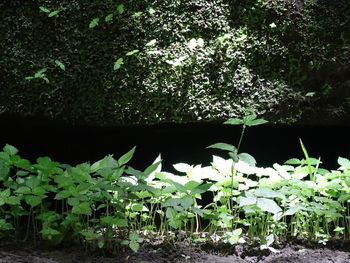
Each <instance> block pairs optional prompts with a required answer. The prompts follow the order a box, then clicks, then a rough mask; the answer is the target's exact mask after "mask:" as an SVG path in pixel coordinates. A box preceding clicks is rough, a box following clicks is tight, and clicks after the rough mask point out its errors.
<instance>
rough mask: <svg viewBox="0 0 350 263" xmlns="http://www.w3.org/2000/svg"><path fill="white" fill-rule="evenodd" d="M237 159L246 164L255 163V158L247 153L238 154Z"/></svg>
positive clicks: (251, 164) (252, 164)
mask: <svg viewBox="0 0 350 263" xmlns="http://www.w3.org/2000/svg"><path fill="white" fill-rule="evenodd" d="M238 159H239V160H240V161H242V162H245V163H246V164H249V165H250V166H252V167H255V165H256V160H255V158H254V157H253V156H251V155H250V154H248V153H240V154H238Z"/></svg>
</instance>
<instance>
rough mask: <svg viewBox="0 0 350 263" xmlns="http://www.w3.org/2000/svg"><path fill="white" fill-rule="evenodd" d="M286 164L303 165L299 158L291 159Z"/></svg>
mask: <svg viewBox="0 0 350 263" xmlns="http://www.w3.org/2000/svg"><path fill="white" fill-rule="evenodd" d="M285 164H293V165H299V164H301V161H300V160H299V159H297V158H291V159H289V160H287V161H286V162H285Z"/></svg>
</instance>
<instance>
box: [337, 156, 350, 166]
mask: <svg viewBox="0 0 350 263" xmlns="http://www.w3.org/2000/svg"><path fill="white" fill-rule="evenodd" d="M338 164H339V165H340V166H342V167H345V168H350V160H349V159H346V158H343V157H339V158H338Z"/></svg>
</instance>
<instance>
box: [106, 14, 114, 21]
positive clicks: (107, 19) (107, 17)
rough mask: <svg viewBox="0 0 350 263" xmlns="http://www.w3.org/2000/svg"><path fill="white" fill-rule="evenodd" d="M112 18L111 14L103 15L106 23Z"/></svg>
mask: <svg viewBox="0 0 350 263" xmlns="http://www.w3.org/2000/svg"><path fill="white" fill-rule="evenodd" d="M112 20H113V14H108V15H106V17H105V21H106V22H107V23H108V22H111V21H112Z"/></svg>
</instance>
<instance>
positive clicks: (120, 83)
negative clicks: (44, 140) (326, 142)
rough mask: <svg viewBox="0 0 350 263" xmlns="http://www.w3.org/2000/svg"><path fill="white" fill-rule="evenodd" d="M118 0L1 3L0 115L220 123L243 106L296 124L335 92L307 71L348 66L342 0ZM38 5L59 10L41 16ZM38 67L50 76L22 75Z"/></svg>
mask: <svg viewBox="0 0 350 263" xmlns="http://www.w3.org/2000/svg"><path fill="white" fill-rule="evenodd" d="M123 4H124V12H118V10H117V8H116V4H115V2H114V1H98V0H92V1H84V0H69V1H68V0H45V1H43V0H38V1H26V2H25V3H23V1H19V0H5V1H3V3H2V4H0V5H1V6H0V7H1V8H0V16H1V17H2V23H0V32H1V36H2V39H3V41H1V43H0V56H1V60H0V71H1V72H0V73H1V77H0V84H1V87H2V88H1V90H0V113H1V114H15V115H19V116H46V117H50V118H54V119H62V120H65V121H66V122H68V123H71V124H74V123H87V124H94V125H99V126H106V125H130V124H153V123H161V122H175V123H183V122H194V121H212V120H216V121H217V120H222V119H225V118H228V117H233V116H238V115H241V114H242V113H243V112H244V111H246V110H247V109H250V110H253V111H255V112H257V113H259V114H263V115H264V117H265V118H267V119H269V120H272V121H275V122H295V121H297V120H298V119H300V118H301V117H302V116H303V114H304V116H307V114H308V113H307V114H306V115H305V112H310V111H313V110H315V109H316V108H317V106H315V105H317V103H319V102H320V101H324V100H327V98H328V97H330V98H331V97H332V96H333V95H332V94H333V93H332V92H333V89H332V88H331V90H330V91H329V92H328V93H327V94H325V92H324V87H325V85H326V84H327V85H328V86H326V87H329V86H330V87H337V86H341V87H343V83H344V80H343V79H341V78H340V80H338V79H331V80H330V79H329V78H327V79H324V78H323V77H322V76H323V75H321V77H315V76H317V74H320V72H322V70H324V69H325V68H327V66H328V65H330V64H331V63H335V62H339V63H340V62H341V63H343V64H344V63H348V60H346V61H345V62H344V56H345V55H346V54H349V48H348V46H349V40H350V35H349V33H348V32H350V31H348V30H347V29H348V28H349V19H348V16H349V9H350V8H349V3H347V1H346V0H344V1H338V4H337V5H330V4H328V2H327V1H326V2H321V1H317V2H314V1H308V3H307V4H300V5H293V4H292V3H290V2H287V1H267V0H264V1H262V0H259V1H255V0H254V1H233V0H231V1H225V0H215V1H204V0H203V1H202V0H200V1H195V0H192V1H160V0H159V1H135V0H126V1H123ZM40 6H44V7H46V8H47V9H49V10H50V11H52V10H58V9H60V10H61V11H60V13H59V14H58V15H57V16H54V17H49V16H48V14H47V13H44V12H41V11H40V8H39V7H40ZM139 11H142V13H137V12H139ZM135 13H137V14H136V15H135ZM108 14H113V20H112V21H111V22H105V20H104V19H105V17H106V16H107V15H108ZM94 18H100V20H99V23H98V25H97V26H96V27H94V28H89V24H90V22H91V21H92V20H93V19H94ZM346 19H347V20H346ZM191 39H192V42H191V43H192V46H189V43H190V41H191ZM152 40H156V42H155V43H154V45H151V44H152V43H153V42H150V41H152ZM195 40H196V41H197V40H200V41H199V42H198V41H197V42H196V41H195ZM201 40H202V41H203V45H201ZM147 43H150V44H149V45H146V44H147ZM196 43H197V45H196V46H194V45H195V44H196ZM198 43H199V44H198ZM132 50H139V52H138V53H135V54H134V55H130V56H127V55H126V53H127V52H129V51H132ZM348 57H349V56H347V58H348ZM119 58H123V62H124V64H122V65H121V67H120V69H118V70H113V65H114V62H115V61H117V59H119ZM55 60H59V61H61V62H62V63H63V64H64V65H65V68H66V70H65V71H64V70H62V69H60V68H59V67H57V65H56V64H55ZM41 68H47V71H46V72H45V74H46V77H47V79H48V80H49V81H45V80H44V79H41V78H37V79H33V80H30V81H29V80H25V77H27V76H33V75H34V74H35V72H37V71H38V70H39V69H41ZM309 92H316V93H315V95H314V96H313V97H312V98H311V97H305V95H306V94H307V93H309ZM335 92H338V91H335ZM333 97H334V96H333ZM333 97H332V98H333ZM337 103H338V104H339V105H341V106H342V107H343V106H344V105H345V98H344V101H342V102H337ZM343 104H344V105H343ZM344 107H345V106H344Z"/></svg>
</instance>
